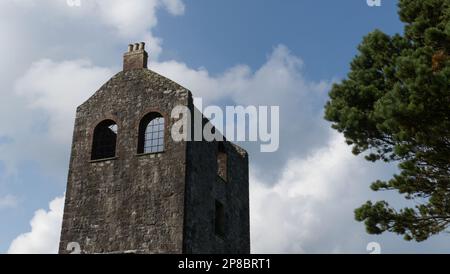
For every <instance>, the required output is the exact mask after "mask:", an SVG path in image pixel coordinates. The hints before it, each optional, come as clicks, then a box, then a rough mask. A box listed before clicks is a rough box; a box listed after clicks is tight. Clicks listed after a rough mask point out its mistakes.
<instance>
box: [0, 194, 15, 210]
mask: <svg viewBox="0 0 450 274" xmlns="http://www.w3.org/2000/svg"><path fill="white" fill-rule="evenodd" d="M18 202H19V201H18V200H17V197H16V196H13V195H6V196H3V197H0V210H1V209H6V208H14V207H16V206H17V204H18Z"/></svg>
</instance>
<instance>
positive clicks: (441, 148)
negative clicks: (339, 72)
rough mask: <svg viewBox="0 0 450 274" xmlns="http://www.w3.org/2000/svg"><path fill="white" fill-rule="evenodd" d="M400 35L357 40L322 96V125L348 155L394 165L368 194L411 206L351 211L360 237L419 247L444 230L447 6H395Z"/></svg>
mask: <svg viewBox="0 0 450 274" xmlns="http://www.w3.org/2000/svg"><path fill="white" fill-rule="evenodd" d="M398 5H399V15H400V19H401V21H402V22H404V23H405V29H404V34H402V35H400V34H397V35H393V36H390V35H387V34H385V33H383V32H382V31H380V30H375V31H373V32H372V33H370V34H368V35H367V36H366V37H365V38H363V41H362V43H361V44H360V45H359V47H358V50H359V53H358V55H357V56H356V57H355V58H354V60H353V61H352V63H351V70H350V72H349V74H348V76H347V77H346V79H344V80H343V81H342V82H341V83H339V84H335V85H334V86H333V88H332V90H331V91H330V94H329V96H330V100H329V101H328V102H327V104H326V106H325V118H326V119H327V120H329V121H331V122H332V123H333V124H332V127H333V128H334V129H336V130H338V131H339V132H341V133H343V134H344V136H345V138H346V141H347V143H348V144H349V145H352V147H353V153H354V154H360V153H364V154H365V155H366V159H367V160H369V161H373V162H375V161H378V160H382V161H386V162H396V163H398V165H399V169H400V170H399V174H397V175H394V176H393V178H391V179H390V180H389V181H376V182H374V183H373V184H372V186H371V188H372V189H373V190H374V191H383V190H394V191H398V193H399V194H400V195H402V196H403V197H404V198H406V199H407V200H412V201H413V202H414V204H415V206H412V207H406V208H403V209H400V210H397V209H395V208H393V207H391V206H390V205H389V204H388V203H387V202H386V201H379V202H376V203H372V202H370V201H369V202H367V203H366V204H364V205H363V206H361V207H360V208H358V209H356V210H355V218H356V220H357V221H360V222H364V223H365V225H366V229H367V232H368V233H370V234H381V233H383V232H385V231H389V232H394V233H397V234H400V235H403V236H404V238H405V239H406V240H416V241H423V240H426V239H428V238H429V237H430V236H432V235H434V234H438V233H440V232H442V231H445V230H446V229H447V227H448V226H449V225H450V58H449V54H450V0H400V1H399V4H398Z"/></svg>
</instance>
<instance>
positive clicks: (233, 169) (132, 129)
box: [59, 43, 250, 253]
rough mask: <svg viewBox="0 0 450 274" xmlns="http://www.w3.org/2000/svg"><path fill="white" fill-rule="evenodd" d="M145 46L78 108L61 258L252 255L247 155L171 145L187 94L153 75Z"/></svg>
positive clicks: (221, 145)
mask: <svg viewBox="0 0 450 274" xmlns="http://www.w3.org/2000/svg"><path fill="white" fill-rule="evenodd" d="M147 58H148V54H147V52H146V51H145V48H144V43H140V44H135V45H130V46H129V49H128V52H127V53H125V55H124V62H123V71H121V72H119V73H118V74H116V75H115V76H114V77H113V78H112V79H110V80H109V81H108V82H107V83H106V84H104V85H103V86H102V87H101V88H100V89H99V90H98V91H97V92H96V93H95V94H94V95H93V96H92V97H91V98H89V99H88V100H87V101H86V102H84V103H83V104H82V105H81V106H79V107H78V109H77V114H76V119H75V129H74V133H73V144H72V153H71V158H70V168H69V175H68V184H67V191H66V201H65V208H64V218H63V225H62V231H61V241H60V247H59V252H60V253H69V251H68V250H67V246H68V245H69V243H71V245H72V243H77V244H78V245H79V246H80V248H81V252H82V253H249V252H250V231H249V184H248V155H247V152H246V151H245V150H243V149H242V148H240V147H238V146H236V145H234V144H232V143H230V142H228V141H222V142H218V141H214V142H207V141H181V142H178V141H174V140H173V139H172V137H171V134H170V129H171V126H172V125H173V124H174V123H175V122H176V121H177V120H176V119H173V118H171V111H172V109H173V108H174V107H175V106H180V105H181V106H186V107H188V108H189V110H191V112H192V113H193V112H194V111H198V110H196V109H195V107H194V104H193V99H192V95H191V92H190V91H189V90H187V89H185V88H184V87H182V86H180V85H178V84H177V83H175V82H173V81H171V80H169V79H167V78H165V77H163V76H161V75H159V74H157V73H155V72H153V71H151V70H149V69H147Z"/></svg>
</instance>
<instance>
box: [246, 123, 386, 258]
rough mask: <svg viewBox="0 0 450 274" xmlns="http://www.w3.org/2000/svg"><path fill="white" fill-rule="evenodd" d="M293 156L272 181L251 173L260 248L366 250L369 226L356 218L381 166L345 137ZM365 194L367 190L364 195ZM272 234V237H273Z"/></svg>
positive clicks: (256, 249)
mask: <svg viewBox="0 0 450 274" xmlns="http://www.w3.org/2000/svg"><path fill="white" fill-rule="evenodd" d="M329 136H330V139H329V141H328V144H327V145H326V146H324V147H322V148H320V149H318V150H316V151H314V152H312V153H311V154H310V155H308V156H306V157H302V158H291V159H290V160H289V162H288V163H287V165H286V166H285V167H284V168H283V173H282V176H281V178H280V180H279V181H278V182H277V183H276V184H275V185H273V186H268V185H265V184H263V183H261V182H260V178H259V177H258V176H256V175H255V174H252V176H251V226H250V227H251V233H252V234H251V235H252V252H255V253H323V252H350V251H353V252H355V250H358V249H359V250H361V251H363V250H364V249H365V244H367V243H368V240H365V239H367V237H366V235H365V233H364V228H363V226H362V225H361V224H359V223H357V222H356V221H354V219H353V209H354V208H356V207H357V206H359V205H360V204H361V203H362V201H361V199H364V198H362V196H364V195H366V194H365V192H366V191H364V189H366V188H367V185H366V184H364V183H363V182H367V183H369V182H370V180H372V179H375V178H376V176H377V175H376V174H377V173H379V172H380V170H382V169H381V168H382V167H376V166H375V167H373V166H372V167H371V166H370V165H371V164H370V163H366V162H365V161H364V159H361V157H354V156H353V155H352V153H351V151H350V148H349V147H348V145H346V143H345V142H344V138H343V137H342V136H340V135H338V134H337V133H334V132H333V133H332V132H330V135H329ZM362 194H364V195H362ZM269 235H270V236H269Z"/></svg>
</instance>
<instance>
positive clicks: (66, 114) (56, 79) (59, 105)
mask: <svg viewBox="0 0 450 274" xmlns="http://www.w3.org/2000/svg"><path fill="white" fill-rule="evenodd" d="M113 74H114V73H113V71H112V70H111V69H108V68H102V67H96V66H94V65H93V64H92V63H91V62H90V61H89V60H72V61H63V62H54V61H52V60H49V59H43V60H40V61H37V62H35V63H33V64H32V65H31V67H30V68H29V69H28V71H26V72H25V74H24V75H23V76H22V77H21V78H19V79H18V80H17V82H16V86H15V92H16V93H17V94H18V95H19V96H21V97H23V98H25V100H26V102H27V106H28V107H30V108H37V109H40V110H44V111H46V113H47V114H48V117H49V124H48V129H49V134H50V137H51V138H52V140H53V141H56V142H60V143H64V144H66V143H67V141H68V140H70V138H71V136H72V129H73V121H74V118H75V108H76V106H77V105H79V104H80V103H81V102H83V101H85V100H87V99H88V98H89V97H90V96H91V95H92V93H93V91H95V90H97V89H98V88H99V87H100V86H101V85H102V84H103V83H105V82H106V81H107V80H108V79H109V78H110V77H111V76H112V75H113Z"/></svg>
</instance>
